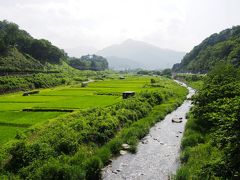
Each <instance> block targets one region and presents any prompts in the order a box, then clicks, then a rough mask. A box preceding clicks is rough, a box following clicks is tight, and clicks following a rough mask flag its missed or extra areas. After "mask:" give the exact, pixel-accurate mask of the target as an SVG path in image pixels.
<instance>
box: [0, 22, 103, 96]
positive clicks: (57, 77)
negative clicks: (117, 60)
mask: <svg viewBox="0 0 240 180" xmlns="http://www.w3.org/2000/svg"><path fill="white" fill-rule="evenodd" d="M85 57H88V56H84V58H85ZM93 57H94V58H93V59H91V58H90V59H86V58H85V59H84V62H83V63H82V64H81V65H79V66H78V69H83V70H104V69H107V67H108V66H107V61H106V60H105V59H104V58H102V57H97V56H93ZM70 62H71V59H70V58H69V57H68V56H67V54H66V53H65V52H64V51H63V50H61V49H59V48H58V47H56V46H54V45H52V44H51V42H49V41H47V40H45V39H39V40H38V39H34V38H33V37H32V36H31V35H29V34H28V33H27V32H26V31H24V30H21V29H19V27H18V25H16V24H14V23H10V22H8V21H6V20H4V21H0V94H2V93H8V92H14V91H19V90H28V89H34V88H46V87H52V86H57V85H60V84H69V83H71V81H72V80H74V79H76V78H77V79H78V81H79V80H86V79H87V76H89V75H90V76H92V75H93V76H94V75H95V76H96V75H97V74H99V75H101V73H95V72H81V71H78V70H76V69H74V68H72V67H70V66H69V63H70ZM73 67H74V66H73Z"/></svg>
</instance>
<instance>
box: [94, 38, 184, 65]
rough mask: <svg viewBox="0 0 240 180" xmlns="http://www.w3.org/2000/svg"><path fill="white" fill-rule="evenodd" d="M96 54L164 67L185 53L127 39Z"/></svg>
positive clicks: (177, 60) (176, 60)
mask: <svg viewBox="0 0 240 180" xmlns="http://www.w3.org/2000/svg"><path fill="white" fill-rule="evenodd" d="M96 54H99V55H101V56H104V57H111V56H113V57H117V58H123V59H130V60H132V61H135V62H137V63H139V64H141V68H146V69H165V68H169V67H171V66H172V65H173V64H174V63H176V62H179V60H180V59H181V58H182V57H183V55H184V54H185V53H184V52H178V51H174V50H169V49H162V48H159V47H157V46H155V45H152V44H149V43H145V42H143V41H135V40H132V39H128V40H126V41H124V42H122V43H120V44H114V45H111V46H108V47H106V48H104V49H102V50H100V51H98V52H97V53H96Z"/></svg>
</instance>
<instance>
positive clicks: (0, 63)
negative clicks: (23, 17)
mask: <svg viewBox="0 0 240 180" xmlns="http://www.w3.org/2000/svg"><path fill="white" fill-rule="evenodd" d="M65 57H66V56H65V53H64V51H63V50H61V49H59V48H57V47H56V46H53V45H52V44H51V43H50V42H49V41H47V40H45V39H40V40H38V39H34V38H33V37H32V36H31V35H29V34H28V33H27V32H26V31H24V30H20V29H19V28H18V25H16V24H14V23H9V22H7V21H5V20H4V21H0V70H1V73H2V74H4V73H7V74H9V73H11V72H14V73H16V72H24V71H28V72H29V71H33V72H34V71H44V70H47V69H45V67H44V65H47V64H49V63H50V64H60V63H61V60H62V59H63V58H65Z"/></svg>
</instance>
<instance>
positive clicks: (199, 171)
mask: <svg viewBox="0 0 240 180" xmlns="http://www.w3.org/2000/svg"><path fill="white" fill-rule="evenodd" d="M239 100H240V69H239V68H237V67H235V66H233V65H232V64H226V63H224V62H223V63H220V64H218V65H217V66H216V67H214V69H213V70H212V71H211V72H210V73H208V75H207V76H206V77H205V80H204V84H203V87H202V89H200V90H199V91H198V94H197V95H196V96H195V98H194V105H195V106H194V108H193V109H192V112H191V113H190V116H189V120H188V122H187V125H186V130H185V133H184V138H183V140H182V150H183V152H182V155H181V161H182V167H181V168H180V169H179V170H178V173H177V179H198V178H199V177H201V178H202V179H239V176H240V174H239V173H240V153H239V150H240V140H239V137H240V123H239V120H240V119H239V117H240V116H239V115H240V114H239V112H240V101H239Z"/></svg>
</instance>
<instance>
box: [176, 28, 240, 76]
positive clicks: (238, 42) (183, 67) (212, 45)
mask: <svg viewBox="0 0 240 180" xmlns="http://www.w3.org/2000/svg"><path fill="white" fill-rule="evenodd" d="M221 60H222V61H227V62H231V63H233V64H235V65H238V66H239V65H240V26H234V27H232V28H231V29H226V30H223V31H221V32H220V33H218V34H217V33H215V34H212V35H211V36H210V37H208V38H206V39H205V40H203V42H202V43H201V44H199V45H198V46H195V47H194V48H193V50H192V51H190V52H189V53H187V54H186V55H185V56H184V58H183V59H182V61H181V63H179V64H175V65H174V66H173V71H175V72H193V73H198V72H200V73H206V72H208V71H209V70H211V69H212V68H213V67H214V65H215V64H216V63H217V62H219V61H221Z"/></svg>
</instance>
